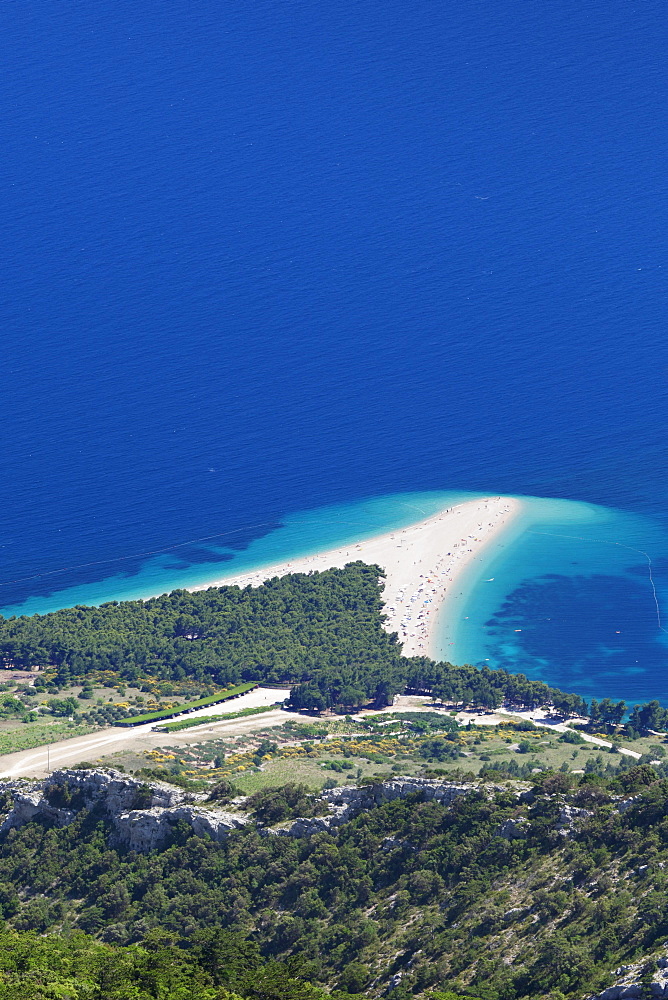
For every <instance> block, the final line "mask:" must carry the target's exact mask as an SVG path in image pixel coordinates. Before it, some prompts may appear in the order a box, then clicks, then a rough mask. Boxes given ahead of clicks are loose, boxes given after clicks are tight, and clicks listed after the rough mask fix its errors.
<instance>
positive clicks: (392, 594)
mask: <svg viewBox="0 0 668 1000" xmlns="http://www.w3.org/2000/svg"><path fill="white" fill-rule="evenodd" d="M521 507H522V505H521V503H520V501H519V500H517V499H515V498H514V497H500V496H494V497H481V498H479V499H475V500H467V501H464V502H463V503H458V504H454V505H452V506H450V507H445V508H443V509H442V510H440V511H438V512H437V513H436V514H432V515H431V516H430V517H428V518H425V519H423V520H422V521H418V522H416V523H415V524H413V525H410V526H409V527H406V528H400V529H397V530H396V531H389V532H386V533H385V534H382V535H376V536H374V537H372V538H367V539H365V540H363V541H360V542H351V543H350V544H348V545H343V546H339V547H338V548H334V549H328V550H326V551H324V552H319V553H315V554H313V555H310V556H302V557H298V558H295V559H291V560H286V561H283V562H280V563H274V564H270V565H267V566H260V567H257V568H256V569H254V570H248V571H247V572H245V573H240V574H235V575H230V576H225V577H219V578H217V579H216V580H212V581H211V582H208V583H203V584H197V585H196V586H193V587H188V588H187V589H188V590H190V591H191V592H193V593H194V592H196V591H199V590H207V589H208V588H209V587H223V586H235V585H236V586H239V587H247V586H251V587H258V586H260V584H262V583H263V582H264V581H265V580H269V579H271V578H272V577H276V576H286V575H287V574H289V573H308V572H311V571H313V570H325V569H332V568H343V567H344V566H345V565H346V564H347V563H349V562H357V561H362V562H365V563H367V564H372V565H379V566H381V567H382V569H383V570H384V571H385V574H386V577H385V589H384V591H383V603H384V605H385V607H384V613H385V617H386V621H385V624H384V627H385V629H386V630H387V631H388V632H396V633H397V635H398V636H399V641H400V642H401V643H402V645H403V655H404V656H432V655H434V653H435V642H436V633H437V629H438V625H439V618H440V616H439V614H438V612H439V611H440V610H441V608H442V606H443V604H444V602H445V600H446V598H447V597H449V596H450V594H451V592H452V590H453V589H454V588H455V586H456V585H457V580H458V578H459V576H460V575H461V574H462V572H463V571H464V569H465V568H467V567H468V566H469V565H470V563H471V562H472V561H473V560H474V559H476V558H477V557H479V555H480V552H481V550H482V549H483V548H484V547H485V546H486V544H487V543H488V542H490V541H491V540H492V539H493V538H495V537H497V536H498V534H499V532H500V531H501V530H502V529H503V528H505V527H506V526H507V524H508V523H509V522H510V521H512V520H514V519H515V517H516V516H517V514H518V513H519V512H520V510H521Z"/></svg>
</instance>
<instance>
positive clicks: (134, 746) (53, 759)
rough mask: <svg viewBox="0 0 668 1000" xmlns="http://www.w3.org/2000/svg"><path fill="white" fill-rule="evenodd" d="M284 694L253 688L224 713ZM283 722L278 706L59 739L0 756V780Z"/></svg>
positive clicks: (213, 709) (215, 709)
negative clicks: (170, 728) (177, 728)
mask: <svg viewBox="0 0 668 1000" xmlns="http://www.w3.org/2000/svg"><path fill="white" fill-rule="evenodd" d="M289 695H290V692H289V691H285V690H278V689H276V688H257V689H256V690H255V691H250V692H249V693H248V694H247V695H243V696H242V697H241V698H236V699H235V700H234V701H231V702H229V706H228V707H227V711H228V712H230V713H232V712H238V711H240V709H242V708H255V707H257V706H259V705H273V704H274V703H275V702H279V701H281V702H282V701H285V700H286V699H287V698H288V697H289ZM225 709H226V706H225V705H211V706H210V707H208V708H205V709H200V710H199V711H198V712H192V713H191V715H190V716H189V718H193V717H195V716H207V715H223V714H224V713H225ZM285 721H286V714H285V712H284V711H283V710H282V709H280V708H277V709H276V710H275V711H271V712H262V713H261V714H260V715H249V716H246V718H243V719H227V720H226V719H221V720H220V721H219V722H212V723H211V724H210V725H201V726H195V727H194V728H193V729H184V730H182V731H181V732H179V733H156V732H154V727H155V726H156V725H158V724H159V723H155V722H150V723H147V724H146V725H143V726H135V727H134V728H132V729H121V728H117V727H115V726H114V727H112V728H109V729H98V731H97V732H95V733H89V734H88V736H75V737H74V738H73V739H71V740H62V741H61V742H59V743H51V744H49V745H48V746H41V747H35V748H34V749H32V750H20V751H19V752H18V753H10V754H5V755H4V756H2V757H0V778H43V777H44V776H45V775H46V774H47V773H48V771H54V770H56V768H59V767H72V766H73V765H74V764H79V763H81V761H84V760H87V761H94V760H97V758H99V757H102V756H105V755H107V754H109V753H114V752H118V751H119V750H135V751H137V750H139V751H141V750H152V749H154V748H156V747H162V746H186V745H188V744H191V743H203V742H205V741H206V740H208V739H215V738H217V737H220V736H236V735H241V734H243V733H248V732H252V731H253V730H256V729H266V728H267V726H272V725H273V726H277V725H281V724H282V723H283V722H285Z"/></svg>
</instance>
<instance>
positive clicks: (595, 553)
mask: <svg viewBox="0 0 668 1000" xmlns="http://www.w3.org/2000/svg"><path fill="white" fill-rule="evenodd" d="M521 502H522V512H521V514H520V515H519V517H518V518H517V519H516V520H515V521H514V522H513V524H512V525H511V526H510V527H509V528H508V530H507V531H505V532H504V533H503V535H502V536H500V537H499V539H498V540H495V541H494V542H492V543H491V544H490V547H489V548H488V549H486V550H485V551H484V552H483V553H482V555H481V557H480V559H479V560H477V561H476V562H474V563H473V564H472V565H470V566H469V567H468V568H467V570H466V571H465V573H464V574H462V576H461V577H460V579H459V581H458V583H459V586H458V588H457V592H456V593H454V595H453V597H452V598H451V599H450V600H449V602H448V603H447V604H446V605H445V606H444V608H443V610H442V613H441V617H440V621H439V626H440V628H439V651H440V654H441V655H442V656H443V658H444V659H448V660H450V661H451V662H453V663H462V662H469V663H475V664H478V665H482V664H484V663H487V664H489V665H490V666H494V667H505V668H507V669H508V670H512V671H520V670H521V671H524V672H525V673H526V674H527V675H528V676H530V677H534V678H537V679H540V680H544V681H546V682H548V683H550V684H553V685H556V686H558V687H561V688H563V689H565V690H576V691H578V692H579V693H581V694H583V695H584V696H586V697H591V696H592V695H593V696H596V697H601V696H604V695H608V696H609V697H615V698H625V699H626V700H627V701H629V702H637V701H643V700H647V699H649V698H655V697H659V698H661V699H662V700H663V701H665V702H668V681H667V680H666V666H667V665H668V633H667V632H666V631H665V630H664V620H663V618H662V609H663V607H664V606H666V604H667V603H668V602H667V599H666V598H667V595H666V592H665V582H664V581H665V553H666V551H667V542H668V539H667V537H666V532H665V530H664V529H663V527H662V526H660V525H659V524H657V522H655V521H653V520H652V519H650V518H646V517H642V516H637V515H632V514H628V513H625V512H622V511H615V510H612V509H610V508H606V507H600V506H596V505H593V504H585V503H576V502H572V501H566V500H546V499H540V498H527V497H523V498H521Z"/></svg>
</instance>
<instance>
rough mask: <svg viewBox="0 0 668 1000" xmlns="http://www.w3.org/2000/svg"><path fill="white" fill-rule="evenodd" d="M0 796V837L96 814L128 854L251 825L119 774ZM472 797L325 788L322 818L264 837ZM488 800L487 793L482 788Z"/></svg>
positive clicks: (410, 784)
mask: <svg viewBox="0 0 668 1000" xmlns="http://www.w3.org/2000/svg"><path fill="white" fill-rule="evenodd" d="M0 790H2V791H4V792H9V793H10V794H11V795H12V796H13V800H14V804H13V808H12V809H11V812H10V813H9V815H8V816H7V817H6V819H5V821H4V823H3V824H2V826H1V827H0V834H2V833H5V832H6V831H7V830H10V829H12V827H20V826H23V825H24V824H25V823H29V822H31V821H32V820H42V821H46V822H48V823H51V824H53V825H54V826H66V825H67V824H68V823H71V822H72V821H73V820H74V818H75V817H76V815H77V813H78V812H79V811H80V810H82V809H87V810H91V809H96V810H97V811H98V812H100V813H101V814H102V815H104V817H105V818H106V819H107V820H108V821H109V823H110V825H111V828H112V831H113V834H112V837H113V840H114V842H115V843H117V844H122V845H124V846H126V847H129V848H130V849H132V850H135V851H150V850H153V849H154V848H156V847H160V846H162V844H164V842H165V841H166V839H167V838H168V836H169V834H170V831H171V830H172V829H173V827H174V826H175V824H176V823H178V822H180V821H182V822H185V823H187V824H188V825H189V826H190V827H191V828H192V829H193V831H194V832H195V833H196V834H198V835H200V836H204V835H207V836H209V837H211V838H212V839H213V840H216V841H219V842H220V841H222V840H223V839H224V838H225V837H226V836H228V834H229V833H230V832H231V831H232V830H237V829H239V828H241V827H243V826H245V825H246V824H247V823H249V822H250V817H249V816H248V814H246V813H244V812H230V811H226V810H223V809H219V808H211V807H209V806H208V804H207V805H206V806H205V805H204V798H205V796H204V795H194V794H192V793H186V792H182V791H181V790H179V789H177V788H172V787H169V786H167V785H161V784H156V783H151V784H150V785H147V784H144V783H142V782H140V781H138V780H137V779H135V778H132V777H130V776H129V775H125V774H121V773H120V772H119V771H112V770H104V771H93V770H85V771H79V770H62V771H54V773H53V774H52V775H50V777H48V778H46V779H45V780H44V781H39V782H26V781H21V782H2V783H0ZM474 790H477V786H475V785H472V784H455V783H453V782H444V781H434V780H428V779H425V778H413V779H409V778H396V779H394V780H391V781H385V782H382V783H379V784H377V785H363V786H362V787H360V788H358V787H356V786H345V787H342V788H333V789H329V790H328V791H325V792H323V793H322V798H323V799H324V800H325V802H326V803H327V805H328V807H329V810H330V812H329V815H326V816H317V817H314V818H308V819H307V818H304V817H300V818H298V819H295V820H293V821H292V822H291V823H289V824H285V825H284V826H282V827H280V828H277V829H267V830H264V831H263V832H264V833H266V834H267V835H271V834H274V835H277V836H284V837H285V836H290V837H305V836H309V835H311V834H313V833H316V832H318V831H321V830H330V829H333V828H334V827H338V826H341V825H342V824H343V823H346V822H347V821H348V820H350V819H353V817H355V816H357V815H358V814H359V813H360V812H363V811H364V810H367V809H373V808H375V807H376V806H379V805H382V804H383V803H384V802H391V801H392V800H393V799H403V798H406V797H407V796H408V795H413V794H418V795H420V796H421V797H422V798H423V799H427V800H433V801H436V802H441V803H443V804H444V805H448V804H449V803H451V802H453V801H454V800H455V799H456V798H458V797H459V796H461V795H466V794H467V793H469V792H471V791H474ZM486 791H487V793H488V794H490V793H492V791H493V789H492V786H487V789H486Z"/></svg>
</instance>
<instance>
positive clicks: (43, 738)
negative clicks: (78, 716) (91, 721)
mask: <svg viewBox="0 0 668 1000" xmlns="http://www.w3.org/2000/svg"><path fill="white" fill-rule="evenodd" d="M94 728H95V727H94V726H86V725H80V724H77V723H75V722H67V721H65V722H53V723H51V724H49V723H44V722H28V723H25V724H24V725H21V726H14V727H12V728H11V729H10V728H3V729H1V730H0V755H3V754H7V753H16V752H17V751H18V750H30V749H32V747H39V746H45V745H46V744H47V743H57V742H58V741H59V740H68V739H70V738H71V737H72V736H85V735H86V734H87V733H92V732H93V731H94Z"/></svg>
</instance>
